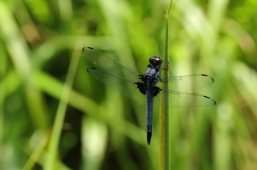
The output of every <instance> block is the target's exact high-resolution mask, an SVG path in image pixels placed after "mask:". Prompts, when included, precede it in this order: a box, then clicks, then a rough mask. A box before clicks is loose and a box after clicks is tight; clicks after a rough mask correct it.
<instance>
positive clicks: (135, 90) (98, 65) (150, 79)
mask: <svg viewBox="0 0 257 170" xmlns="http://www.w3.org/2000/svg"><path fill="white" fill-rule="evenodd" d="M82 52H83V53H84V55H85V56H86V58H87V59H88V60H89V61H90V62H91V63H92V64H93V65H94V66H93V67H91V68H88V69H87V72H88V73H89V74H90V75H91V76H93V77H94V78H95V79H97V80H98V81H100V82H102V83H104V84H106V85H108V86H110V87H111V88H113V89H115V90H117V91H119V92H120V93H122V94H123V95H125V96H127V97H130V98H132V99H134V100H136V101H138V102H142V101H146V123H147V126H146V129H147V143H148V145H150V142H151V137H152V117H153V103H154V100H159V98H160V97H159V96H160V95H158V94H159V93H160V91H167V90H165V89H161V88H160V87H159V84H160V83H161V82H166V81H168V84H169V88H168V91H167V92H168V98H169V107H171V108H183V107H209V106H214V105H216V102H215V101H214V100H213V99H211V98H210V97H208V96H205V95H201V94H196V93H190V92H181V91H183V90H184V91H192V90H195V89H199V88H203V87H205V86H208V85H210V84H212V83H213V82H214V79H213V78H212V77H210V76H208V75H206V74H192V75H185V76H172V77H169V78H162V77H161V76H160V75H159V72H160V70H162V68H161V64H162V59H161V58H160V57H158V56H153V57H151V58H150V59H149V64H148V65H147V70H146V72H145V74H142V73H140V72H138V71H137V70H135V69H133V68H131V67H129V66H127V65H125V64H122V63H120V62H118V61H116V60H114V59H112V58H111V57H109V56H107V55H105V54H104V53H102V52H101V51H99V50H97V49H94V48H92V47H84V48H83V49H82Z"/></svg>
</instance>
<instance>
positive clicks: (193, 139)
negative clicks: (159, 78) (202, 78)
mask: <svg viewBox="0 0 257 170" xmlns="http://www.w3.org/2000/svg"><path fill="white" fill-rule="evenodd" d="M168 3H169V2H168V1H154V0H150V1H149V0H148V1H146V0H133V1H118V0H97V1H95V0H87V1H79V0H76V1H71V0H59V1H44V0H37V1H32V0H24V1H22V0H20V1H18V0H1V1H0V152H1V156H0V169H4V170H9V169H10V170H12V169H26V170H27V169H41V168H42V167H46V165H49V167H48V169H90V170H94V169H124V170H131V169H133V170H136V169H152V170H155V169H159V164H160V159H159V155H160V152H159V148H160V146H159V145H160V143H159V132H160V129H159V115H157V114H158V113H159V106H158V105H155V111H154V113H155V115H154V120H153V121H154V122H153V123H154V125H153V128H154V129H153V140H152V142H151V145H150V146H148V145H147V143H146V133H145V105H140V104H137V103H134V102H132V101H130V100H129V99H127V98H126V97H124V96H122V95H120V94H119V93H117V92H116V91H114V90H112V89H110V88H108V87H106V86H104V85H103V84H101V83H100V82H98V81H96V80H94V79H93V78H91V77H90V76H89V75H88V74H87V72H86V69H87V67H89V66H90V64H89V63H88V61H86V60H85V58H84V57H83V55H82V53H81V49H82V48H83V47H84V46H92V47H94V48H97V49H99V50H101V51H104V52H106V53H107V54H108V55H110V56H112V57H114V58H116V59H117V60H119V61H121V62H122V63H126V64H127V65H129V66H132V67H136V68H138V70H140V71H141V72H144V71H145V69H146V65H147V62H148V58H149V57H150V56H152V55H160V56H163V55H164V54H163V49H164V44H165V40H164V34H165V19H164V14H165V13H166V11H167V7H168V5H169V4H168ZM256 6H257V2H256V1H255V0H246V1H238V0H235V1H228V0H223V1H216V0H210V1H203V0H202V1H193V0H180V1H174V2H173V4H172V6H171V8H170V15H169V37H168V38H169V46H168V49H169V59H170V64H169V66H170V72H169V75H171V76H172V75H187V74H193V73H205V74H208V75H210V76H212V77H213V78H214V79H215V83H214V84H213V85H211V86H209V87H208V88H205V89H202V90H201V91H200V92H198V93H200V94H205V95H207V96H210V97H212V98H214V99H215V100H216V102H217V105H216V106H215V107H209V108H187V109H170V111H169V112H170V115H169V122H170V129H169V134H170V158H169V159H170V167H171V169H176V170H180V169H181V170H185V169H216V170H226V169H238V170H241V169H257V164H256V162H257V157H256V154H255V148H256V129H257V128H256V124H257V123H256V120H257V119H256V115H257V111H256V109H255V108H256V107H255V106H256V104H257V93H256V87H257V73H256V70H257V60H256V44H255V42H256V41H257V33H256V31H255V28H256V24H257V23H256V19H255V18H256V10H255V9H256ZM79 57H80V60H79V62H78V66H76V62H75V64H71V66H70V63H72V62H71V61H74V59H78V58H79ZM71 67H73V68H72V69H71ZM70 69H71V70H73V72H69V73H68V70H70ZM71 73H72V74H74V75H72V74H71ZM69 74H70V76H68V75H69ZM73 79H74V80H73ZM65 82H66V83H65ZM65 91H66V92H65ZM58 108H59V109H58ZM60 108H61V109H60ZM57 110H59V111H57ZM60 114H61V116H60V117H59V118H58V115H60ZM56 121H57V122H58V123H57V124H58V126H56V123H54V122H56ZM56 131H57V132H60V136H59V134H58V133H56ZM54 138H55V139H54ZM53 140H55V141H54V142H53ZM52 151H56V154H55V152H52ZM47 162H48V163H47Z"/></svg>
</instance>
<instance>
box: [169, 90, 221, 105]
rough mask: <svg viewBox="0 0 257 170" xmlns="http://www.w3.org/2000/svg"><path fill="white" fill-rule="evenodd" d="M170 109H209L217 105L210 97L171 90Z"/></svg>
mask: <svg viewBox="0 0 257 170" xmlns="http://www.w3.org/2000/svg"><path fill="white" fill-rule="evenodd" d="M168 94H169V107H172V108H179V107H182V108H183V107H209V106H214V105H216V102H215V101H214V100H213V99H211V98H210V97H208V96H204V95H201V94H196V93H187V92H179V91H175V90H169V92H168Z"/></svg>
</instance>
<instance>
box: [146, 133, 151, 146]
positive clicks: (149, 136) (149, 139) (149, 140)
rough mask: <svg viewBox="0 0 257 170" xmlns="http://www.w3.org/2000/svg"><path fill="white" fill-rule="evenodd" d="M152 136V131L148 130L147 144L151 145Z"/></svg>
mask: <svg viewBox="0 0 257 170" xmlns="http://www.w3.org/2000/svg"><path fill="white" fill-rule="evenodd" d="M151 138H152V132H147V144H148V145H150V143H151Z"/></svg>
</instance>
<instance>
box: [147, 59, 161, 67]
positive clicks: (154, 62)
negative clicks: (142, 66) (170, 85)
mask: <svg viewBox="0 0 257 170" xmlns="http://www.w3.org/2000/svg"><path fill="white" fill-rule="evenodd" d="M149 63H150V64H149V66H151V67H156V68H160V66H161V64H162V59H161V58H160V57H158V56H153V57H151V58H149Z"/></svg>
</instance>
